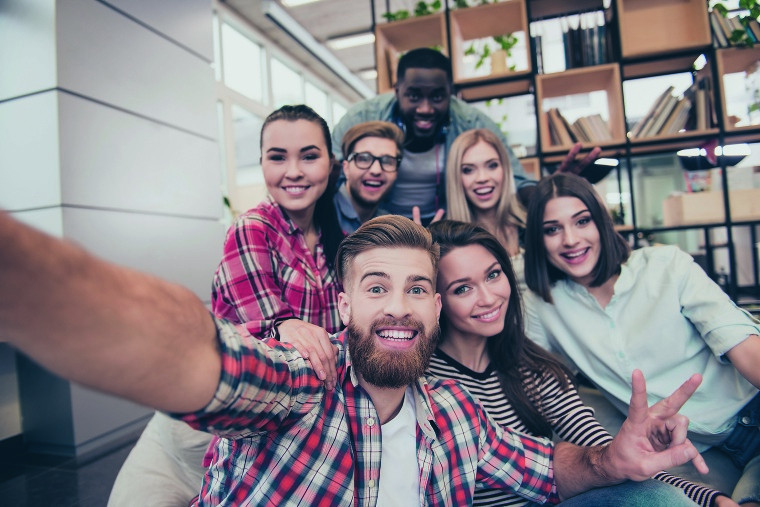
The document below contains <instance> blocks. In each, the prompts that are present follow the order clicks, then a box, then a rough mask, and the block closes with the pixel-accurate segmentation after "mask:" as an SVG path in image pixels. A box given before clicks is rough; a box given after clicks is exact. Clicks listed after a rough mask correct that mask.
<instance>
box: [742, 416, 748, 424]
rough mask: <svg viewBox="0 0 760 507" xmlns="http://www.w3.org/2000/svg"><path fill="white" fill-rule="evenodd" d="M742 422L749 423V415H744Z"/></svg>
mask: <svg viewBox="0 0 760 507" xmlns="http://www.w3.org/2000/svg"><path fill="white" fill-rule="evenodd" d="M742 424H749V417H747V416H746V415H745V416H744V417H742Z"/></svg>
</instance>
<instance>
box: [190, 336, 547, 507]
mask: <svg viewBox="0 0 760 507" xmlns="http://www.w3.org/2000/svg"><path fill="white" fill-rule="evenodd" d="M217 329H218V335H219V346H220V349H221V354H222V368H223V371H222V375H221V380H220V383H219V387H218V389H217V392H216V394H215V396H214V398H213V400H212V401H211V402H210V403H209V405H208V406H207V407H206V408H205V409H203V410H201V411H199V412H197V413H195V414H186V415H183V416H178V417H181V418H182V419H183V420H185V421H186V422H187V423H189V424H190V425H191V426H193V427H194V428H198V429H202V430H206V431H211V432H213V433H216V434H218V435H220V436H222V437H225V438H222V439H220V441H219V444H218V446H217V449H216V453H215V455H214V462H213V464H212V465H211V467H210V468H209V470H208V471H207V472H206V476H205V477H204V482H203V488H202V490H201V495H200V498H199V500H198V501H199V505H278V506H279V505H329V506H337V505H345V506H348V505H357V506H365V505H367V506H374V505H376V503H377V494H378V485H379V478H380V458H381V448H382V447H381V434H380V433H381V432H380V423H379V418H378V415H377V412H376V410H375V408H374V406H373V404H372V401H371V399H370V397H369V396H368V395H367V393H366V392H365V391H364V390H363V389H362V388H361V387H360V386H359V385H358V382H357V379H356V375H355V373H354V371H353V370H352V368H351V363H350V357H349V355H348V352H347V351H346V349H345V348H344V347H343V345H342V340H341V338H343V337H338V336H333V341H334V343H335V345H336V346H337V347H338V348H339V358H338V373H339V378H340V382H339V385H338V386H337V387H336V388H335V389H334V390H326V389H325V388H324V386H323V384H322V382H320V381H319V379H317V378H316V376H315V375H314V373H313V370H312V368H311V366H310V365H309V364H308V363H307V362H306V361H305V360H304V359H302V358H301V357H300V356H299V355H298V353H297V352H296V351H295V349H293V348H291V347H290V346H288V345H287V344H280V343H279V342H276V341H274V340H271V341H269V342H261V341H259V340H245V339H244V338H245V336H244V335H245V330H244V329H242V328H235V327H234V326H233V325H232V324H230V323H227V322H224V321H218V323H217ZM414 398H415V403H416V410H417V431H416V434H417V450H416V453H417V463H418V466H419V470H420V492H419V503H420V505H435V506H443V505H471V504H472V498H473V492H474V490H475V488H476V487H486V488H505V489H509V490H512V491H515V492H517V493H518V494H520V495H523V496H525V497H527V498H530V499H532V500H534V501H537V502H544V501H547V500H548V501H551V502H554V503H556V502H558V501H559V499H558V497H557V493H556V486H555V484H554V480H553V477H554V469H553V461H552V456H553V447H552V444H551V442H550V441H548V440H544V439H536V438H533V437H528V436H525V435H522V434H520V433H515V432H512V431H511V430H502V428H501V427H500V426H499V425H498V424H496V423H494V422H493V421H492V420H491V419H490V418H488V416H487V415H486V413H485V411H484V410H483V408H482V407H481V406H480V405H479V404H478V403H477V402H476V401H475V399H474V398H473V397H472V396H471V395H470V394H469V393H468V392H467V391H466V390H465V389H464V388H462V387H461V386H460V385H459V384H457V383H455V382H452V381H440V380H436V379H434V378H432V377H431V378H430V379H425V378H421V379H420V380H419V381H418V382H417V383H415V385H414ZM410 452H411V451H410Z"/></svg>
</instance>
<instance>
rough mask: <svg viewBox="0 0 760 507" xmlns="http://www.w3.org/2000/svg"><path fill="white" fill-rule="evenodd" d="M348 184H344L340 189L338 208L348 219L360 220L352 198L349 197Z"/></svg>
mask: <svg viewBox="0 0 760 507" xmlns="http://www.w3.org/2000/svg"><path fill="white" fill-rule="evenodd" d="M346 185H347V183H345V182H344V183H343V184H342V185H341V186H340V187H338V194H339V195H340V197H339V198H337V199H336V201H337V202H338V207H339V208H340V212H341V214H342V215H343V216H344V217H346V218H348V219H356V220H358V219H359V215H357V214H356V209H354V206H353V205H352V204H351V197H350V196H349V195H348V190H346Z"/></svg>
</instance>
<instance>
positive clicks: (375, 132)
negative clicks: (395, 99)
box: [333, 121, 404, 235]
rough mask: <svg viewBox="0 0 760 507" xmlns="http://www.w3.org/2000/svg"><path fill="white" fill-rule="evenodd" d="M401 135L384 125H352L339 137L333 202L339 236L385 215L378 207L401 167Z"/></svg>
mask: <svg viewBox="0 0 760 507" xmlns="http://www.w3.org/2000/svg"><path fill="white" fill-rule="evenodd" d="M403 142H404V133H403V132H402V131H401V129H400V128H398V127H397V126H396V125H394V124H392V123H389V122H385V121H369V122H365V123H360V124H358V125H354V126H353V127H351V128H350V129H348V131H347V132H346V134H345V135H344V136H343V140H342V142H341V149H342V152H343V175H344V177H345V181H342V180H341V182H340V183H339V185H340V186H339V187H338V191H337V192H335V196H334V197H333V202H334V203H335V211H336V212H337V215H338V223H339V224H340V227H341V229H342V230H343V234H346V235H348V234H351V233H352V232H354V231H355V230H356V229H358V228H359V226H360V225H361V224H363V223H364V222H366V221H367V220H369V219H370V218H374V217H376V216H379V215H386V214H388V212H387V211H385V210H383V209H381V208H380V203H381V202H382V200H383V199H385V196H387V195H388V193H389V192H390V190H391V188H392V187H393V183H394V182H395V181H396V175H397V174H398V167H399V165H400V163H401V151H402V145H403Z"/></svg>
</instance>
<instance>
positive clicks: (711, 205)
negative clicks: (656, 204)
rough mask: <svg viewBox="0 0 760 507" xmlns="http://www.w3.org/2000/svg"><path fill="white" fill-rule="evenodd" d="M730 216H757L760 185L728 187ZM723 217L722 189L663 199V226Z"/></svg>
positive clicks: (734, 218)
mask: <svg viewBox="0 0 760 507" xmlns="http://www.w3.org/2000/svg"><path fill="white" fill-rule="evenodd" d="M728 197H729V199H730V201H731V220H732V221H734V222H740V221H745V220H747V221H749V220H760V188H750V189H740V190H731V191H730V192H729V193H728ZM724 220H725V214H724V213H723V192H720V191H717V192H715V191H713V192H694V193H689V194H678V195H671V196H669V197H667V198H666V199H665V200H664V201H663V202H662V221H663V225H665V226H666V227H674V226H679V225H695V224H712V223H720V222H723V221H724Z"/></svg>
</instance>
